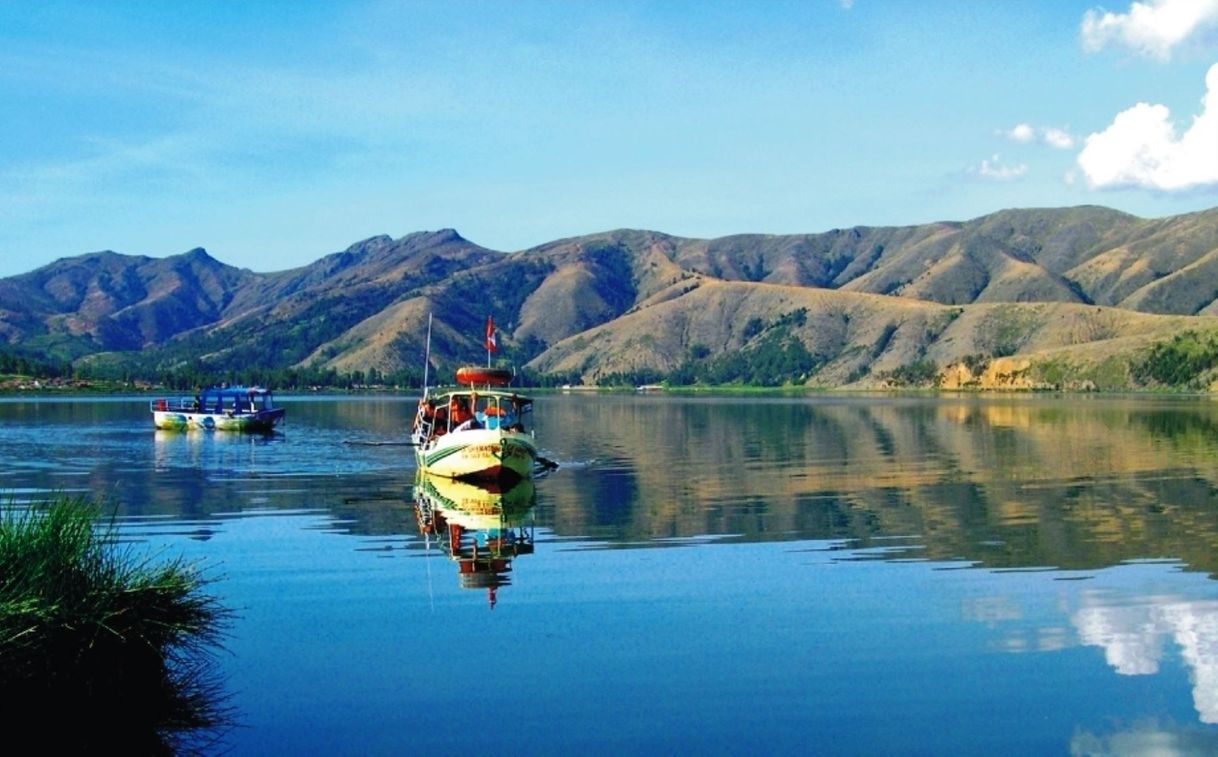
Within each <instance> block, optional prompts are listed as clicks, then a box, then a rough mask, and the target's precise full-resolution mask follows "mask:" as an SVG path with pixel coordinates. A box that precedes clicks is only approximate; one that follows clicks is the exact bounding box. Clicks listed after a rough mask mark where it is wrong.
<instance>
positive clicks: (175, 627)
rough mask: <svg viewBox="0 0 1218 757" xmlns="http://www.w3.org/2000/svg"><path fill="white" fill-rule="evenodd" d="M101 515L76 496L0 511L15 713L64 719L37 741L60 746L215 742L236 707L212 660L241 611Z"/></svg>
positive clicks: (165, 748)
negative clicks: (227, 700)
mask: <svg viewBox="0 0 1218 757" xmlns="http://www.w3.org/2000/svg"><path fill="white" fill-rule="evenodd" d="M100 516H101V512H100V509H99V508H98V507H97V506H95V505H92V504H90V503H88V502H85V501H83V500H79V499H70V498H60V499H57V500H55V501H53V502H50V503H46V504H44V505H40V506H36V507H31V508H28V509H25V508H23V509H18V508H15V507H14V506H12V505H8V506H6V508H5V510H4V512H3V514H2V515H0V704H2V706H3V707H4V712H5V717H6V718H7V719H8V722H11V723H14V724H16V723H30V722H33V720H32V719H34V718H36V719H38V720H43V721H45V718H46V717H48V715H49V716H51V717H55V718H57V719H58V718H63V721H62V722H61V723H60V724H58V725H57V727H55V728H53V729H44V730H43V731H42V732H40V733H39V735H37V736H35V737H34V738H35V739H37V740H38V742H37V743H38V745H39V747H40V748H43V749H48V750H49V751H62V750H64V749H67V750H70V751H80V750H85V751H94V750H97V749H98V748H99V747H106V748H107V749H110V750H112V749H118V750H119V753H125V754H131V753H139V754H149V753H151V754H160V753H170V752H173V751H178V750H180V749H183V748H184V747H185V746H188V745H189V744H190V743H192V742H194V741H196V740H199V739H200V738H202V739H207V738H215V732H216V731H217V730H218V729H220V728H222V727H224V726H225V725H227V723H226V718H227V713H226V711H225V709H224V706H223V702H224V697H223V696H222V687H221V685H220V683H219V682H218V681H217V680H216V679H215V677H214V675H213V674H212V673H211V665H210V663H211V662H212V654H213V650H214V649H216V648H218V645H219V643H220V641H221V638H222V635H223V633H224V630H225V628H226V625H227V622H228V621H229V619H230V617H231V616H230V612H229V611H228V610H227V609H225V608H223V607H222V606H221V605H220V604H219V603H218V602H217V601H216V600H215V599H214V598H213V597H211V596H210V595H209V594H207V593H206V592H205V591H204V589H205V587H206V586H207V584H208V583H209V581H208V579H206V578H204V577H203V576H202V575H201V574H200V573H199V571H198V570H196V569H195V568H194V567H192V566H190V565H187V564H186V563H184V562H183V561H182V560H170V561H168V562H165V563H164V564H153V563H152V562H151V561H149V560H147V559H144V558H141V557H139V556H137V555H135V554H133V553H132V552H131V551H130V550H129V548H125V547H123V546H121V545H120V544H118V542H117V536H116V533H115V531H114V529H113V527H112V526H107V525H106V524H104V523H103V522H102V521H101V518H100ZM40 750H41V749H40Z"/></svg>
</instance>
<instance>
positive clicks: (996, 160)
mask: <svg viewBox="0 0 1218 757" xmlns="http://www.w3.org/2000/svg"><path fill="white" fill-rule="evenodd" d="M1027 172H1028V166H1027V165H1026V164H1024V163H1018V164H1016V165H1004V164H1003V162H1002V158H1001V157H999V155H998V154H997V153H995V154H994V155H993V156H991V157H989V158H987V159H985V160H983V161H981V164H980V165H977V166H972V167H970V168H969V169H968V171H967V173H968V174H969V175H970V176H976V177H978V178H982V179H988V180H990V181H1011V180H1013V179H1018V178H1019V177H1020V176H1023V175H1024V174H1025V173H1027Z"/></svg>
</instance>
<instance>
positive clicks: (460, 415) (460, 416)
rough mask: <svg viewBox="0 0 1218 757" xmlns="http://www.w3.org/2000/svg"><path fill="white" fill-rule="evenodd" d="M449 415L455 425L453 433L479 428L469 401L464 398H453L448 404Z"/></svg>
mask: <svg viewBox="0 0 1218 757" xmlns="http://www.w3.org/2000/svg"><path fill="white" fill-rule="evenodd" d="M448 415H449V418H450V419H451V421H452V424H453V431H466V430H469V429H471V428H478V427H479V426H478V419H477V418H475V417H474V414H473V412H471V411H470V409H469V400H467V399H466V398H464V397H453V398H452V399H451V400H449V403H448Z"/></svg>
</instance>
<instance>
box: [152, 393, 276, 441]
mask: <svg viewBox="0 0 1218 757" xmlns="http://www.w3.org/2000/svg"><path fill="white" fill-rule="evenodd" d="M149 409H150V410H151V411H152V424H153V426H155V427H156V428H158V429H165V430H183V431H184V430H187V429H203V430H208V431H238V432H251V433H269V432H271V431H273V430H274V428H275V426H277V425H279V423H280V422H282V421H283V416H284V409H283V408H282V407H275V402H274V397H273V396H272V393H271V391H270V390H269V389H263V388H261V387H257V386H253V387H246V386H226V387H211V388H208V389H204V390H203V391H201V392H199V393H198V394H196V395H194V396H193V397H174V398H169V397H161V398H158V399H155V400H153V401H152V402H151V403H150V405H149Z"/></svg>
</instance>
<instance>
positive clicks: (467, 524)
mask: <svg viewBox="0 0 1218 757" xmlns="http://www.w3.org/2000/svg"><path fill="white" fill-rule="evenodd" d="M534 491H535V490H534V487H533V480H532V479H531V478H528V477H526V478H521V479H519V480H516V481H513V482H510V483H503V484H500V483H498V482H495V481H464V480H461V479H452V478H446V477H444V476H432V475H428V474H426V473H423V472H420V473H419V474H418V476H417V478H416V479H415V485H414V508H415V517H416V518H417V519H418V524H419V533H420V534H422V535H423V536H424V537H431V536H435V537H436V538H437V539H438V541H439V543H440V544H441V546H442V547H443V548H444V550H445V552H447V554H448V556H449V557H450V558H452V560H453V561H455V562H456V563H457V577H458V580H459V582H460V585H461V587H462V588H464V589H486V592H487V600H488V601H489V603H490V606H491V609H494V608H495V602H496V601H497V592H498V590H499V587H500V586H507V585H509V584H510V583H511V578H510V576H509V575H508V574H509V573H511V571H512V558H514V557H517V556H519V555H527V554H531V553H532V552H533V532H534V524H533V503H534Z"/></svg>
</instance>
